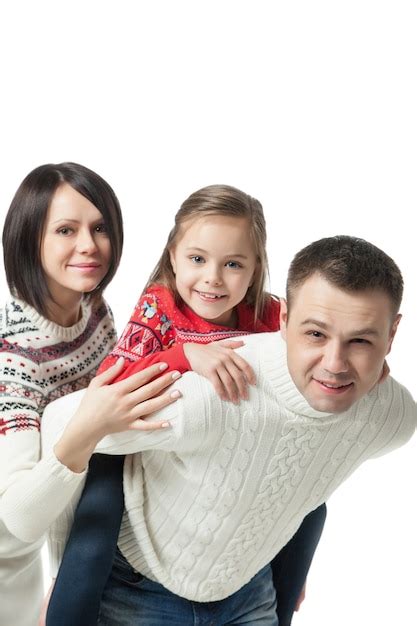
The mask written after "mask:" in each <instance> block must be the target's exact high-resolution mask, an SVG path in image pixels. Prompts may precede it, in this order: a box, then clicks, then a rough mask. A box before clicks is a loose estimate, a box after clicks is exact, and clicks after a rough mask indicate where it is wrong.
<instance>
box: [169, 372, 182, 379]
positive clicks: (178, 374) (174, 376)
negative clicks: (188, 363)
mask: <svg viewBox="0 0 417 626" xmlns="http://www.w3.org/2000/svg"><path fill="white" fill-rule="evenodd" d="M180 376H181V374H180V373H179V372H172V377H171V378H172V379H173V380H176V379H177V378H179V377H180Z"/></svg>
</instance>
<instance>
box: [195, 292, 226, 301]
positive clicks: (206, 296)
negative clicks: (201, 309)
mask: <svg viewBox="0 0 417 626" xmlns="http://www.w3.org/2000/svg"><path fill="white" fill-rule="evenodd" d="M196 294H197V295H199V296H200V298H201V299H202V300H204V301H205V302H218V301H219V300H221V299H222V298H224V297H225V296H224V294H217V293H206V292H204V291H197V290H196Z"/></svg>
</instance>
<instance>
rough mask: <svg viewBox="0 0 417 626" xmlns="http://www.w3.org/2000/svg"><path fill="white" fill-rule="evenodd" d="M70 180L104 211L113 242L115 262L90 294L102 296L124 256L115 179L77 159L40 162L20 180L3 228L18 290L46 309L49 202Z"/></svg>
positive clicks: (9, 273)
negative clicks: (43, 246) (43, 250)
mask: <svg viewBox="0 0 417 626" xmlns="http://www.w3.org/2000/svg"><path fill="white" fill-rule="evenodd" d="M65 183H67V184H68V185H70V186H71V187H72V188H73V189H75V190H76V191H78V193H80V194H81V195H82V196H84V197H85V198H87V200H89V201H90V202H91V203H92V204H94V206H95V207H96V208H97V209H98V210H99V211H100V213H101V214H102V216H103V219H104V222H105V224H106V227H107V232H108V236H109V239H110V245H111V251H112V254H111V259H110V266H109V270H108V272H107V274H106V276H105V277H104V278H103V280H102V281H101V283H100V284H99V285H98V286H97V287H96V288H95V289H94V291H92V292H90V293H89V294H88V296H89V297H93V298H97V299H99V298H100V297H101V295H102V292H103V290H104V289H105V287H106V286H107V285H108V284H109V283H110V281H111V279H112V278H113V276H114V274H115V272H116V269H117V267H118V265H119V262H120V257H121V254H122V248H123V223H122V214H121V211H120V205H119V201H118V199H117V197H116V195H115V193H114V191H113V189H112V188H111V187H110V185H109V184H108V183H107V182H106V181H105V180H104V179H103V178H101V176H99V175H98V174H96V173H95V172H93V171H92V170H90V169H88V168H87V167H84V166H83V165H78V164H77V163H59V164H53V163H50V164H47V165H41V166H40V167H37V168H36V169H34V170H33V171H32V172H30V174H28V175H27V176H26V178H25V179H24V180H23V182H22V183H21V185H20V187H19V189H18V190H17V191H16V194H15V196H14V198H13V200H12V203H11V205H10V208H9V211H8V213H7V215H6V220H5V223H4V228H3V255H4V267H5V270H6V278H7V283H8V285H9V289H10V292H11V294H12V295H13V296H15V297H17V298H20V299H21V300H24V301H25V302H27V303H28V304H30V305H31V306H33V307H34V308H35V309H36V310H37V311H38V312H39V313H41V314H42V315H46V313H47V312H46V303H47V301H48V299H50V298H51V295H50V293H49V289H48V285H47V281H46V277H45V273H44V271H43V268H42V262H41V250H40V247H41V239H42V235H43V231H44V226H45V221H46V216H47V212H48V208H49V206H50V204H51V201H52V198H53V196H54V193H55V192H56V190H57V189H58V187H59V186H60V185H63V184H65Z"/></svg>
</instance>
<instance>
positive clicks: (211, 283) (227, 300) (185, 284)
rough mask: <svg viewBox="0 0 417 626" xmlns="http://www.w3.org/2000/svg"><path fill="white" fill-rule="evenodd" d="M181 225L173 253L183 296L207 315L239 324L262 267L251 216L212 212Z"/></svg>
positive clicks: (198, 313)
mask: <svg viewBox="0 0 417 626" xmlns="http://www.w3.org/2000/svg"><path fill="white" fill-rule="evenodd" d="M182 229H183V232H182V234H181V235H180V238H179V240H178V242H177V243H176V245H175V247H174V248H172V250H171V251H170V257H171V264H172V268H173V270H174V274H175V281H176V287H177V290H178V293H179V295H180V296H181V298H182V299H183V300H184V302H185V303H186V304H187V305H188V306H189V307H190V308H191V309H192V310H193V311H194V313H196V314H197V315H199V316H200V317H202V318H203V319H205V320H208V321H210V322H213V323H215V324H221V325H223V326H234V325H235V324H236V319H235V315H234V313H233V312H234V308H235V307H236V305H237V304H239V302H241V301H242V300H243V299H244V297H245V295H246V292H247V290H248V288H249V287H250V285H251V284H252V281H253V278H254V274H255V269H256V265H257V261H256V255H255V252H254V249H253V244H252V242H251V239H250V235H249V225H248V222H247V220H246V219H245V218H240V217H239V218H238V217H229V216H220V215H210V216H207V217H203V218H201V217H200V218H194V219H191V220H190V221H189V222H188V223H186V224H185V225H184V226H183V227H182Z"/></svg>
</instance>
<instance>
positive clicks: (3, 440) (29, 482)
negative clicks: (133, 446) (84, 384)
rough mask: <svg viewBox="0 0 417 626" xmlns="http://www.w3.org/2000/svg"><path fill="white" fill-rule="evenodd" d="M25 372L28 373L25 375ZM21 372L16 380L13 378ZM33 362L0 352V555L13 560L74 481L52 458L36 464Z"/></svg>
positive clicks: (37, 398)
mask: <svg viewBox="0 0 417 626" xmlns="http://www.w3.org/2000/svg"><path fill="white" fill-rule="evenodd" d="M28 371H29V372H31V374H29V373H27V372H28ZM19 372H22V375H21V376H20V377H19V376H17V375H16V374H17V373H19ZM38 374H39V372H38V370H37V366H36V365H34V364H33V362H30V361H27V362H25V363H20V362H19V361H16V362H15V360H14V359H13V357H12V358H11V357H10V355H9V354H8V353H7V352H5V351H4V352H0V380H1V382H0V407H1V422H0V423H1V429H0V521H1V522H2V524H1V525H0V528H1V530H0V534H1V537H0V546H1V548H0V555H1V556H3V557H13V556H16V555H19V554H21V553H22V551H23V552H24V551H27V549H28V546H27V545H25V544H30V543H33V542H36V541H38V540H39V539H40V538H41V537H42V536H43V535H44V533H45V532H46V530H47V528H48V526H49V525H50V524H51V522H52V521H53V520H54V519H55V517H56V516H57V515H58V514H59V513H60V511H62V510H63V509H64V507H65V506H66V504H67V502H68V500H69V499H70V498H71V496H72V494H73V492H74V490H75V489H76V487H77V485H78V484H79V483H80V481H82V480H83V475H82V474H75V473H73V472H71V471H70V470H69V469H68V468H67V467H65V466H63V465H62V464H61V463H60V462H59V461H58V460H57V458H56V457H55V455H54V454H52V453H51V454H49V455H48V457H46V458H44V459H43V460H40V433H39V428H40V409H39V406H40V405H41V404H42V392H41V391H40V389H39V387H37V386H36V385H35V384H34V382H33V381H34V380H35V379H37V378H39V376H38Z"/></svg>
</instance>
